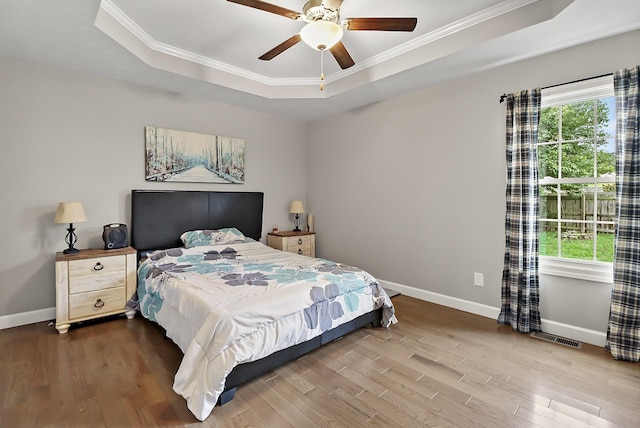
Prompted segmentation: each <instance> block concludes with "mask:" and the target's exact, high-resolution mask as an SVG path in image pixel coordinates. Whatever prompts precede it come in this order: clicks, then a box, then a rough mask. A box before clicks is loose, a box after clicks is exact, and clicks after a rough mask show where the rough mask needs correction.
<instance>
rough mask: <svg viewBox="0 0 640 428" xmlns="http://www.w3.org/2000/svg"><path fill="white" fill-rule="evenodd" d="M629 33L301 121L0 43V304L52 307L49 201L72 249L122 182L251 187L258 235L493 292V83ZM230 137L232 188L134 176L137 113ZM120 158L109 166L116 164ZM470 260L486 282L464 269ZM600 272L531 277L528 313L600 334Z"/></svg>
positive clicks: (619, 54)
mask: <svg viewBox="0 0 640 428" xmlns="http://www.w3.org/2000/svg"><path fill="white" fill-rule="evenodd" d="M639 45H640V32H638V31H636V32H633V33H629V34H627V35H623V36H619V37H615V38H611V39H607V40H602V41H599V42H595V43H591V44H588V45H584V46H580V47H577V48H572V49H568V50H566V51H562V52H557V53H554V54H550V55H546V56H542V57H539V58H536V59H532V60H527V61H524V62H520V63H517V64H513V65H508V66H504V67H501V68H499V69H495V70H491V71H487V72H483V73H479V74H476V75H473V76H471V77H467V78H463V79H459V80H456V81H453V82H449V83H446V84H441V85H438V86H434V87H431V88H427V89H424V90H421V91H416V92H413V93H410V94H407V95H403V96H399V97H397V98H395V99H391V100H387V101H383V102H380V103H377V104H373V105H370V106H367V107H362V108H359V109H356V110H352V111H350V112H347V113H344V114H340V115H336V116H335V117H331V118H327V119H322V120H318V121H314V122H311V123H308V124H307V123H304V122H300V121H295V120H288V119H285V118H281V117H276V116H271V115H267V114H263V113H256V112H251V111H248V110H242V109H238V108H235V107H231V106H227V105H223V104H217V103H212V102H205V101H199V100H194V99H188V98H184V97H181V96H179V95H176V94H173V93H169V92H163V91H158V90H154V89H149V88H146V87H142V86H137V85H128V84H125V83H121V82H116V81H113V80H107V79H104V78H99V77H95V76H89V75H86V74H81V73H76V72H73V71H69V70H62V69H57V68H53V67H48V66H43V65H40V64H36V63H32V62H26V61H21V60H16V59H11V58H6V57H0V99H1V100H2V102H1V103H0V118H1V119H0V120H1V121H2V126H0V145H1V146H2V148H3V156H2V157H0V180H1V182H2V190H0V204H1V207H2V211H3V215H2V221H3V223H2V224H3V226H2V232H3V236H4V237H5V240H4V245H3V250H2V253H1V254H2V256H1V257H0V317H2V316H5V315H10V314H19V313H22V312H28V311H34V310H39V309H47V308H52V307H54V306H55V298H54V267H53V261H54V253H55V252H56V251H60V250H62V249H63V248H64V246H65V245H64V242H63V240H64V235H65V227H64V226H63V225H56V224H54V223H53V214H54V211H55V208H56V205H57V203H58V202H59V201H64V200H80V201H82V202H83V203H84V206H85V209H86V211H87V216H88V218H89V221H88V222H87V223H82V224H78V225H77V226H78V234H79V243H78V244H79V245H78V246H79V247H80V248H89V247H92V248H95V247H100V246H101V245H102V241H101V239H100V234H101V232H102V226H103V225H104V224H107V223H111V222H115V221H121V222H129V218H130V214H129V209H130V206H129V205H130V202H129V192H130V190H131V189H135V188H151V189H160V188H162V189H187V190H190V189H213V190H245V191H264V192H265V214H264V233H266V232H267V231H268V230H270V229H271V227H272V226H273V224H278V225H279V226H280V227H281V228H283V227H288V226H289V225H290V218H289V215H288V213H287V211H288V205H289V203H290V201H291V200H292V199H303V200H305V202H306V208H307V211H308V212H313V213H314V214H315V216H316V230H317V231H318V236H317V254H318V256H320V257H326V258H330V259H335V260H341V261H345V262H347V263H351V264H354V265H357V266H360V267H362V268H365V269H367V270H369V271H370V272H371V273H372V274H373V275H375V276H376V277H378V278H380V279H382V280H386V281H390V282H392V283H397V284H402V285H404V286H407V287H413V288H415V289H416V290H423V291H425V292H430V293H437V294H440V295H444V296H449V297H451V298H452V299H462V300H464V301H469V302H473V303H475V304H478V305H486V306H487V307H491V308H496V307H499V305H500V278H501V273H502V257H503V248H504V243H503V222H504V181H505V171H504V170H505V161H504V111H505V107H504V105H502V104H499V103H498V98H499V96H500V95H501V94H502V93H504V92H513V91H517V90H520V89H525V88H530V87H535V86H545V85H551V84H556V83H561V82H565V81H570V80H574V79H578V78H583V77H588V76H592V75H597V74H602V73H607V72H611V71H613V70H616V69H619V68H622V67H627V66H631V65H635V64H638V63H640V51H638V49H637V46H639ZM145 125H157V126H162V127H167V128H174V129H181V130H188V131H195V132H203V133H211V134H218V135H229V136H239V137H243V138H245V140H246V144H247V159H246V164H247V177H246V178H247V179H246V183H245V184H244V185H241V186H232V185H206V184H158V183H147V182H145V180H144V126H145ZM116 160H117V161H118V164H117V166H114V162H115V161H116ZM474 272H481V273H483V274H484V282H485V286H484V287H475V286H474V285H473V273H474ZM610 291H611V287H610V285H609V284H601V283H593V282H586V281H577V280H570V279H564V278H558V277H549V276H543V277H542V278H541V293H542V295H541V311H542V316H543V317H544V318H545V319H547V320H551V321H553V322H557V323H563V324H568V325H571V326H576V327H577V328H584V329H589V330H595V331H600V332H604V331H605V330H606V324H607V316H608V310H609V294H610Z"/></svg>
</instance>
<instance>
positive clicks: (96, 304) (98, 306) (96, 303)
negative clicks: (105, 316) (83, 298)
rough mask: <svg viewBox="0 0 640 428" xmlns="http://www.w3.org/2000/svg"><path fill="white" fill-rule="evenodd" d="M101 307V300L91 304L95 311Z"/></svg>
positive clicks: (102, 303) (102, 304)
mask: <svg viewBox="0 0 640 428" xmlns="http://www.w3.org/2000/svg"><path fill="white" fill-rule="evenodd" d="M103 306H104V302H103V301H102V299H98V300H96V302H95V303H94V304H93V307H94V308H96V309H100V308H102V307H103Z"/></svg>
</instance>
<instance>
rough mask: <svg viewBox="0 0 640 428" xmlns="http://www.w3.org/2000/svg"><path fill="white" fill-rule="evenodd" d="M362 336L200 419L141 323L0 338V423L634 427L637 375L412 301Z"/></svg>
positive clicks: (157, 336) (164, 346)
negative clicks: (389, 322)
mask: <svg viewBox="0 0 640 428" xmlns="http://www.w3.org/2000/svg"><path fill="white" fill-rule="evenodd" d="M393 301H394V304H395V306H396V312H397V314H398V318H399V320H400V322H399V323H398V324H396V325H394V326H393V327H391V328H390V329H389V330H385V329H368V328H366V329H361V330H359V331H356V332H354V333H352V334H350V335H347V336H346V337H344V338H342V339H341V340H338V341H336V342H333V343H330V344H328V345H325V346H324V347H322V348H320V349H318V350H316V351H314V352H312V353H311V354H309V355H307V356H306V357H304V358H301V359H299V360H297V361H293V362H291V363H289V364H287V365H285V366H283V367H281V368H278V369H276V370H275V371H273V372H270V373H268V374H267V375H264V376H262V377H261V378H259V379H256V380H254V381H252V382H250V383H248V384H245V385H243V386H241V387H240V388H238V392H237V394H236V398H235V399H234V400H233V401H231V402H230V403H228V404H226V405H224V406H222V407H216V408H215V409H214V411H213V413H212V414H211V416H209V418H208V419H207V420H206V421H204V422H202V423H201V422H198V421H197V420H196V419H195V418H194V417H193V416H192V415H191V413H190V412H189V411H188V409H187V408H186V404H185V401H184V399H183V398H182V397H180V396H178V395H176V394H175V393H174V392H173V390H172V389H171V385H172V382H173V375H174V373H175V372H176V370H177V367H178V365H179V363H180V360H181V357H182V354H181V352H180V351H179V349H178V348H177V347H176V346H175V345H174V344H173V343H172V342H171V341H170V340H165V339H164V338H163V336H162V333H161V332H160V331H159V330H158V329H157V327H155V326H154V325H153V324H151V323H150V322H148V321H147V320H145V319H142V318H138V317H137V318H135V319H133V320H126V319H124V318H115V319H112V320H108V321H103V322H96V323H87V324H84V325H80V326H73V327H72V328H71V329H70V331H69V333H68V334H66V335H59V334H58V332H57V331H56V330H55V328H54V327H53V326H48V325H47V323H38V324H32V325H28V326H22V327H17V328H12V329H6V330H2V331H0V399H1V400H2V401H1V405H0V426H2V427H63V426H72V427H101V426H107V427H137V426H205V427H206V426H212V427H226V426H234V427H235V426H244V427H254V426H256V427H259V426H262V427H264V426H266V427H288V426H291V427H305V428H306V427H317V426H319V427H326V426H331V427H342V426H345V427H350V428H355V427H360V426H380V427H423V426H460V427H475V426H484V427H520V426H543V427H551V426H552V427H556V426H570V427H573V426H596V427H611V426H624V427H638V426H640V406H639V405H640V365H638V364H633V363H625V362H618V361H615V360H613V359H612V358H611V356H610V355H609V354H608V353H607V352H605V351H604V350H603V349H601V348H597V347H594V346H591V345H586V344H585V345H583V348H582V349H581V350H576V349H572V348H568V347H564V346H562V345H557V344H552V343H547V342H544V341H541V340H537V339H533V338H530V337H529V336H527V335H522V334H519V333H515V332H513V331H512V330H511V328H510V327H506V326H500V325H497V324H496V323H495V321H494V320H490V319H487V318H483V317H480V316H476V315H472V314H468V313H465V312H460V311H456V310H453V309H449V308H445V307H441V306H438V305H434V304H430V303H427V302H423V301H420V300H416V299H413V298H410V297H407V296H397V297H394V298H393Z"/></svg>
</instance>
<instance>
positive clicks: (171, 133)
mask: <svg viewBox="0 0 640 428" xmlns="http://www.w3.org/2000/svg"><path fill="white" fill-rule="evenodd" d="M145 134H146V138H145V140H146V156H145V163H146V165H145V167H146V168H145V172H146V180H147V181H182V182H191V183H236V184H242V183H244V139H242V138H236V137H221V136H219V135H207V134H199V133H197V132H187V131H177V130H174V129H166V128H159V127H157V126H147V127H145Z"/></svg>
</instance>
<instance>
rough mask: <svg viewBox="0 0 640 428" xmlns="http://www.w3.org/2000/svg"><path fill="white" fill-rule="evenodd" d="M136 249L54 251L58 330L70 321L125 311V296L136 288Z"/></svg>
mask: <svg viewBox="0 0 640 428" xmlns="http://www.w3.org/2000/svg"><path fill="white" fill-rule="evenodd" d="M136 259H137V257H136V250H135V249H134V248H131V247H127V248H120V249H116V250H80V251H79V252H78V253H75V254H64V253H56V329H58V331H59V332H60V334H63V333H66V332H67V331H68V330H69V327H70V325H71V323H74V322H78V321H84V320H89V319H93V318H100V317H104V316H107V315H114V314H121V313H124V314H126V316H127V318H129V319H131V318H133V316H134V315H135V314H136V311H135V310H128V309H127V300H128V299H129V298H130V297H131V296H133V294H134V292H135V291H136Z"/></svg>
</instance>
